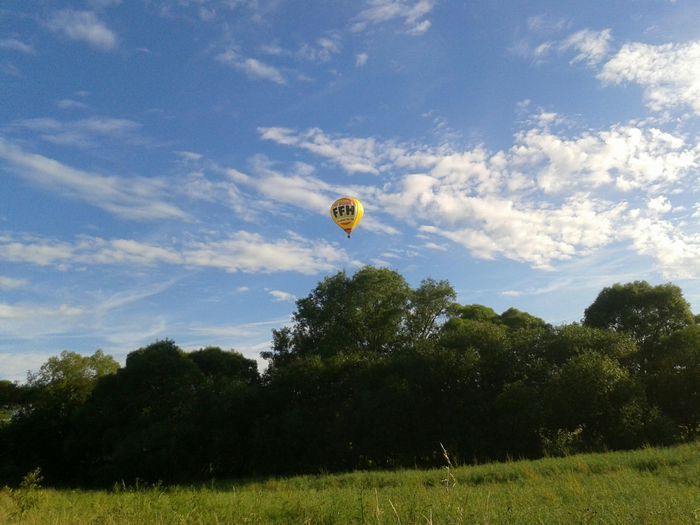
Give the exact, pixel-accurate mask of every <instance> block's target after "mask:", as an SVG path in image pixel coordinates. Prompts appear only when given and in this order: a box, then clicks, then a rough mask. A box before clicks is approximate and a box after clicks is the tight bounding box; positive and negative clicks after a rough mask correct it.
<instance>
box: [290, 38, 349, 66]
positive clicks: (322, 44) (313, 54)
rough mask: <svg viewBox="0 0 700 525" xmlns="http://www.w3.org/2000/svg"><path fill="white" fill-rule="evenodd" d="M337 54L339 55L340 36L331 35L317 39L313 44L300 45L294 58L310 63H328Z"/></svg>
mask: <svg viewBox="0 0 700 525" xmlns="http://www.w3.org/2000/svg"><path fill="white" fill-rule="evenodd" d="M338 53H340V36H339V35H337V34H332V35H329V36H324V37H321V38H319V39H317V40H316V42H315V43H314V44H302V45H301V47H300V48H299V50H298V51H297V53H296V56H297V57H298V58H301V59H303V60H309V61H311V62H328V61H329V60H330V59H331V58H332V57H333V55H335V54H338Z"/></svg>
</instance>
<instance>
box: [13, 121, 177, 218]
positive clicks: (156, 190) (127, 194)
mask: <svg viewBox="0 0 700 525" xmlns="http://www.w3.org/2000/svg"><path fill="white" fill-rule="evenodd" d="M107 128H109V125H108V126H107ZM95 131H96V132H99V131H100V125H99V124H98V125H97V126H96V127H95ZM103 131H104V129H103ZM0 159H2V160H4V161H5V162H7V164H9V166H10V168H11V170H10V171H11V172H12V173H15V174H16V175H18V176H20V177H22V178H23V179H26V180H28V181H30V182H31V183H33V184H35V185H37V186H39V187H41V188H45V189H50V190H58V191H59V192H62V193H64V194H65V195H67V196H69V197H73V198H76V199H79V200H82V201H85V202H87V203H88V204H90V205H93V206H96V207H98V208H101V209H103V210H105V211H107V212H109V213H111V214H114V215H116V216H119V217H122V218H125V219H132V220H153V219H181V220H185V219H188V214H187V213H185V212H184V211H182V210H181V209H180V208H178V207H177V206H175V205H173V204H170V203H168V202H166V201H165V200H163V195H164V194H165V193H166V188H167V186H166V184H165V183H164V182H163V181H161V180H158V179H155V178H145V177H143V178H141V177H131V178H129V179H125V178H120V177H115V176H105V175H100V174H97V173H92V172H87V171H83V170H79V169H75V168H72V167H70V166H67V165H65V164H62V163H60V162H58V161H56V160H53V159H50V158H48V157H44V156H43V155H38V154H35V153H28V152H26V151H24V150H23V149H21V148H20V147H18V146H15V145H13V144H11V143H9V142H7V141H5V140H4V139H2V138H0Z"/></svg>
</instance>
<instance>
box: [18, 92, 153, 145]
mask: <svg viewBox="0 0 700 525" xmlns="http://www.w3.org/2000/svg"><path fill="white" fill-rule="evenodd" d="M59 107H61V108H63V109H65V108H85V107H86V106H85V105H84V104H83V103H81V102H77V101H74V100H62V101H60V102H59ZM11 127H12V128H14V129H22V130H29V131H33V132H35V133H37V134H38V136H39V138H41V139H42V140H45V141H47V142H52V143H54V144H61V145H64V146H74V147H77V148H90V147H93V146H95V145H96V144H97V140H98V139H110V140H121V141H124V142H128V143H131V144H143V143H146V142H148V141H147V140H146V139H145V138H143V137H141V136H139V135H138V131H139V130H140V129H141V124H140V123H139V122H136V121H133V120H129V119H123V118H112V117H90V118H85V119H80V120H75V121H61V120H57V119H55V118H31V119H21V120H16V121H14V122H12V124H11Z"/></svg>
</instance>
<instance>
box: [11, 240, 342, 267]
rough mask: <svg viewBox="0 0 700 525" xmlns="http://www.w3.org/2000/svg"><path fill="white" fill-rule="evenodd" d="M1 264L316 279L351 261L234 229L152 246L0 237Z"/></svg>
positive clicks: (331, 249) (314, 243)
mask: <svg viewBox="0 0 700 525" xmlns="http://www.w3.org/2000/svg"><path fill="white" fill-rule="evenodd" d="M0 260H2V261H6V262H12V263H22V264H35V265H39V266H49V265H52V266H58V267H70V266H72V265H76V264H77V265H100V266H104V265H108V266H115V265H116V266H135V267H139V266H142V267H143V266H155V265H160V264H166V265H176V266H182V267H186V268H216V269H219V270H223V271H226V272H231V273H235V272H244V273H277V272H291V273H301V274H305V275H316V274H318V273H321V272H329V271H332V270H334V269H336V267H337V266H338V265H339V264H341V263H343V264H344V263H346V262H347V261H349V260H351V258H350V257H349V256H348V254H347V253H346V252H345V250H342V249H339V248H338V247H337V246H336V245H334V244H330V243H328V242H327V241H324V240H307V239H304V238H302V237H299V236H297V235H295V234H293V233H291V232H290V233H289V234H288V236H287V238H285V239H278V240H268V239H265V238H264V237H263V236H261V235H260V234H257V233H251V232H246V231H238V232H235V233H230V234H228V235H225V236H223V237H219V238H215V239H209V240H198V241H192V240H184V241H182V242H179V243H176V244H172V245H165V246H164V245H155V244H151V243H145V242H142V241H137V240H134V239H102V238H100V237H88V236H82V237H80V238H79V239H77V240H76V241H75V242H65V241H59V240H55V239H47V238H41V237H31V236H17V235H10V234H2V235H0Z"/></svg>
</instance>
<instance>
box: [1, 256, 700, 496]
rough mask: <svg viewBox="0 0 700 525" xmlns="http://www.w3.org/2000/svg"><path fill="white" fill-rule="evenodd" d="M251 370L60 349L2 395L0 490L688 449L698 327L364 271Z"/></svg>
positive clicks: (332, 290)
mask: <svg viewBox="0 0 700 525" xmlns="http://www.w3.org/2000/svg"><path fill="white" fill-rule="evenodd" d="M272 339H273V341H272V346H271V348H270V350H269V351H268V352H264V353H263V357H264V358H266V359H267V360H268V362H269V366H268V367H267V369H266V370H265V371H264V373H263V374H262V375H261V373H260V372H259V371H258V366H257V362H256V361H255V360H254V359H251V358H249V357H246V356H244V355H242V354H241V353H239V352H236V351H234V350H230V351H226V350H222V349H221V348H218V347H205V348H202V349H199V350H195V351H192V352H185V351H183V350H182V349H181V348H179V347H178V346H177V345H176V344H175V342H174V341H172V340H168V339H165V340H161V341H156V342H154V343H152V344H150V345H147V346H144V347H142V348H139V349H136V350H134V351H132V352H131V353H129V354H128V356H127V358H126V362H125V364H124V366H119V364H118V363H117V362H116V361H115V360H114V359H112V358H111V357H110V356H108V355H105V354H104V353H103V352H101V351H97V352H95V354H93V355H91V356H83V355H79V354H76V353H72V352H62V353H61V354H59V355H58V356H56V357H52V358H50V359H49V360H48V361H47V362H46V363H45V364H44V365H43V366H42V367H41V368H40V369H39V370H38V371H37V372H35V373H31V374H29V375H28V377H27V382H26V383H25V384H15V383H10V382H7V381H0V415H1V416H2V417H1V418H0V480H2V481H5V482H12V481H13V480H18V479H20V478H21V477H22V475H24V474H25V473H26V472H29V471H31V470H33V469H35V468H36V467H40V468H41V470H42V472H43V473H44V475H45V476H46V480H47V481H48V482H49V483H63V484H66V483H69V484H80V485H90V486H97V485H103V486H104V485H108V486H109V485H111V484H112V483H114V482H115V481H124V482H134V481H135V480H146V481H151V482H157V481H160V480H162V481H165V482H191V481H196V480H205V479H211V478H213V477H217V478H221V477H235V476H255V475H267V474H274V475H286V474H291V473H301V472H318V471H319V470H325V471H335V470H350V469H356V468H362V469H367V468H398V467H412V466H416V465H425V466H436V465H441V464H442V461H443V460H442V449H441V444H442V445H444V446H446V447H447V449H448V450H449V451H450V455H451V456H452V457H453V458H454V459H456V460H462V461H471V460H486V459H504V458H508V457H540V456H542V455H544V454H549V455H552V454H567V453H573V452H580V451H592V450H604V449H618V448H632V447H637V446H641V445H643V444H670V443H674V442H677V441H680V440H686V439H694V438H696V437H697V436H698V435H700V409H698V407H699V406H700V387H698V385H699V384H700V328H699V327H698V325H696V324H695V319H694V316H693V315H692V313H691V312H690V308H689V306H688V303H687V301H685V299H684V298H683V295H682V293H681V291H680V289H679V288H678V287H676V286H674V285H670V284H665V285H659V286H651V285H649V284H648V283H646V282H643V281H637V282H633V283H628V284H615V285H613V286H611V287H608V288H605V289H604V290H602V291H601V293H600V294H599V295H598V297H597V298H596V300H595V301H594V302H593V304H591V305H590V306H589V307H588V308H587V309H586V311H585V314H584V318H583V323H582V324H579V323H570V324H564V325H559V326H552V325H551V324H549V323H547V322H545V321H544V320H543V319H540V318H538V317H537V316H534V315H532V314H530V313H527V312H524V311H521V310H518V309H516V308H508V309H506V310H505V311H503V312H501V313H498V312H496V311H495V310H493V309H492V308H490V307H488V306H485V305H480V304H470V303H468V304H458V303H457V302H456V294H455V291H454V289H453V288H452V287H451V286H450V284H449V283H448V282H446V281H437V280H434V279H430V278H428V279H425V280H423V281H422V282H421V283H420V284H419V285H418V286H417V287H415V288H413V287H411V286H410V285H409V284H408V283H407V282H406V280H405V279H404V278H403V277H402V276H401V275H399V274H398V273H397V272H394V271H391V270H388V269H377V268H372V267H366V268H362V269H360V270H358V271H357V272H355V273H354V274H352V275H349V274H347V273H345V272H339V273H336V274H334V275H331V276H328V277H326V278H325V279H323V280H322V281H320V282H319V283H318V284H317V286H316V287H315V288H314V289H313V290H311V292H310V293H309V295H308V296H306V297H304V298H301V299H299V300H298V301H297V303H296V310H295V312H294V314H293V316H292V322H291V324H290V325H289V326H288V327H286V328H282V329H278V330H274V331H273V334H272Z"/></svg>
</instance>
